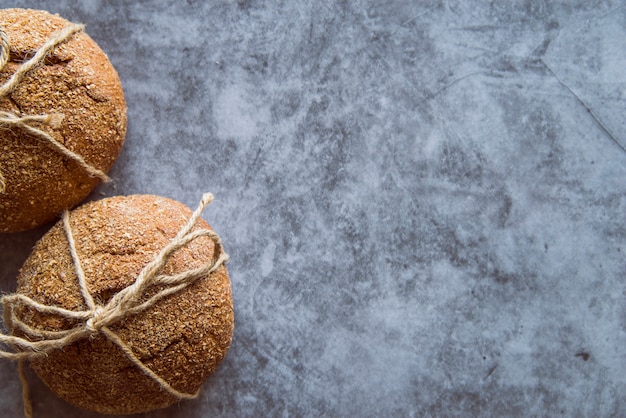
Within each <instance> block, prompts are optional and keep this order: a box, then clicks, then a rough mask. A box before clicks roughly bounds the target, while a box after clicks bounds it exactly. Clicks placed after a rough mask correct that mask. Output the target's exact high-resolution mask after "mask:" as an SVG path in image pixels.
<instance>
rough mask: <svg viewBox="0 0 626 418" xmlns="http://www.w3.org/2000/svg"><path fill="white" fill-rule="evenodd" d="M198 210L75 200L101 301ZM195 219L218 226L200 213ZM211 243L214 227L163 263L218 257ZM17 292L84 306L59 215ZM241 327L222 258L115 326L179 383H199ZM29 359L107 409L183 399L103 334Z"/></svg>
mask: <svg viewBox="0 0 626 418" xmlns="http://www.w3.org/2000/svg"><path fill="white" fill-rule="evenodd" d="M190 215H191V210H189V209H188V208H187V207H186V206H184V205H183V204H181V203H179V202H177V201H174V200H171V199H166V198H162V197H157V196H151V195H133V196H125V197H123V196H120V197H113V198H108V199H103V200H100V201H96V202H90V203H87V204H85V205H83V206H80V207H79V208H77V209H75V210H74V211H73V212H72V213H71V218H70V225H71V230H72V232H73V236H74V239H75V241H76V248H77V252H78V256H79V258H80V260H81V263H82V266H83V269H84V271H85V277H86V280H87V287H88V289H89V291H90V293H91V294H92V296H93V298H94V300H95V301H96V303H100V304H106V302H107V301H108V300H109V299H110V298H111V297H112V296H113V295H114V294H116V293H117V292H118V291H120V290H121V289H123V288H125V287H127V286H128V285H130V284H131V283H133V282H134V280H135V278H136V277H137V275H138V274H139V272H140V271H141V270H142V268H143V267H144V266H145V265H146V264H147V263H148V262H149V261H151V260H152V259H153V258H154V256H155V255H156V254H157V253H158V252H159V251H160V250H161V249H162V248H163V247H164V246H165V245H166V244H167V243H168V242H170V241H171V239H172V238H173V237H174V236H175V235H176V234H177V232H178V231H179V230H180V229H181V228H182V227H183V225H185V223H186V222H187V220H188V218H189V216H190ZM196 228H210V227H209V225H208V224H207V223H206V222H205V221H204V220H202V219H199V220H198V222H197V224H196ZM213 247H214V245H213V242H212V241H211V240H210V239H209V238H207V237H202V238H198V239H196V240H194V241H192V242H191V243H189V244H188V245H187V246H185V247H183V248H182V249H180V250H178V251H177V252H176V253H175V254H174V255H173V256H172V258H171V259H170V260H169V262H168V264H167V265H166V266H165V268H164V270H163V273H164V274H173V273H177V272H182V271H186V270H189V269H192V268H195V267H199V266H200V265H202V264H204V263H206V262H207V261H210V260H211V259H212V257H213ZM17 292H18V293H22V294H24V295H27V296H29V297H31V298H33V299H35V300H36V301H39V302H41V303H44V304H47V305H55V306H60V307H64V308H67V309H72V310H83V309H86V305H85V303H84V301H83V298H82V296H81V294H80V290H79V287H78V282H77V276H76V273H75V270H74V264H73V261H72V258H71V255H70V253H69V247H68V243H67V239H66V236H65V233H64V230H63V226H62V223H61V222H59V223H58V224H56V225H55V226H54V227H53V228H52V229H51V230H50V231H49V232H48V233H47V234H46V235H45V236H44V237H43V238H42V239H41V240H40V241H39V242H38V243H37V244H36V246H35V248H34V250H33V252H32V253H31V254H30V256H29V257H28V259H27V261H26V262H25V264H24V266H23V267H22V269H21V271H20V274H19V277H18V285H17ZM154 293H155V292H152V293H150V295H152V294H154ZM147 296H148V295H147ZM19 315H20V317H21V318H22V319H23V320H24V321H25V322H26V323H27V324H30V325H37V326H38V327H40V328H41V327H42V326H43V327H44V328H45V329H47V330H61V329H69V328H71V327H72V326H75V325H76V324H72V323H71V321H68V320H64V319H60V318H58V317H53V316H51V315H48V314H40V313H38V312H34V311H33V310H32V309H25V308H23V309H22V310H21V312H20V313H19ZM233 327H234V314H233V305H232V295H231V288H230V281H229V278H228V273H227V271H226V268H225V266H224V265H222V266H221V267H220V268H219V269H218V270H217V271H215V272H214V273H212V274H211V275H210V276H209V277H206V278H202V279H199V280H197V281H196V282H194V283H193V284H191V285H190V286H188V287H187V288H185V289H183V290H182V291H180V292H178V293H176V294H174V295H172V296H169V297H167V298H165V299H162V300H161V301H159V302H158V303H157V304H156V305H155V306H152V307H150V308H148V310H146V311H144V312H142V313H139V314H136V315H134V316H130V317H128V318H126V319H125V320H123V321H122V322H120V323H118V324H116V325H114V326H111V327H110V329H111V330H112V331H113V332H115V333H116V334H117V335H118V336H119V337H120V338H121V339H122V340H123V341H124V342H125V343H126V344H127V345H128V346H129V347H130V348H131V349H132V351H133V352H134V354H135V355H136V356H137V357H139V359H140V360H141V361H142V362H143V363H144V364H145V365H146V366H148V367H149V368H150V369H152V370H153V371H154V372H155V373H156V374H157V375H159V376H160V377H161V378H163V379H165V381H167V382H168V383H169V384H170V385H171V386H173V387H174V388H175V389H177V390H178V391H181V392H186V393H194V392H195V391H197V390H198V389H199V388H200V386H201V385H202V382H203V381H204V380H205V379H206V378H207V377H208V376H209V375H210V374H211V373H213V371H214V370H215V369H216V367H217V366H218V364H219V363H220V361H221V360H222V359H223V358H224V356H225V355H226V352H227V351H228V348H229V346H230V342H231V339H232V334H233ZM31 365H32V368H33V369H34V370H35V372H36V373H37V375H39V377H40V378H41V379H42V380H43V381H44V382H45V383H46V385H48V387H50V389H52V391H54V392H55V393H56V394H57V395H59V396H60V397H61V398H63V399H65V400H67V401H68V402H70V403H72V404H75V405H77V406H80V407H83V408H85V409H90V410H94V411H97V412H100V413H105V414H132V413H141V412H147V411H150V410H153V409H157V408H163V407H166V406H168V405H170V404H172V403H174V402H176V401H177V399H176V398H174V397H172V396H171V395H169V394H167V392H165V391H164V390H162V389H161V388H160V387H159V386H158V384H156V383H155V382H154V381H153V380H152V379H151V378H150V377H148V376H146V375H144V374H143V373H142V372H141V371H140V370H139V369H138V368H137V366H136V365H134V364H132V363H131V362H130V360H128V358H127V357H126V356H125V354H124V353H122V351H121V350H120V349H119V348H118V347H117V346H116V345H114V344H113V343H111V342H110V341H109V340H108V339H107V338H106V337H104V336H103V335H101V334H97V336H96V337H95V338H93V339H90V338H87V339H84V340H81V341H78V342H76V343H74V344H72V345H69V346H67V347H65V348H63V349H59V350H55V351H52V352H51V353H50V354H49V355H48V356H47V357H43V358H41V359H38V360H34V361H33V362H32V363H31Z"/></svg>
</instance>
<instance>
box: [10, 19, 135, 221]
mask: <svg viewBox="0 0 626 418" xmlns="http://www.w3.org/2000/svg"><path fill="white" fill-rule="evenodd" d="M0 24H1V25H2V26H3V27H4V29H5V31H6V33H7V34H8V35H9V37H10V42H11V54H10V61H9V62H8V63H7V65H6V66H5V68H4V69H3V70H2V71H1V72H0V84H3V83H4V82H6V80H8V79H9V77H10V76H11V75H12V74H13V73H14V72H15V70H16V69H17V68H18V66H19V65H20V64H21V62H23V61H24V60H26V59H28V58H30V57H31V56H32V55H33V54H34V52H36V51H37V50H38V49H39V48H41V46H42V45H43V44H44V43H45V42H46V41H47V40H48V39H49V38H50V37H51V35H53V34H54V33H56V32H57V31H59V30H61V29H63V28H64V27H66V26H68V25H69V24H70V23H69V22H68V21H67V20H65V19H63V18H61V17H59V16H58V15H52V14H50V13H48V12H45V11H39V10H25V9H4V10H0ZM0 110H6V111H11V112H14V113H17V114H19V115H21V116H26V115H40V114H51V113H61V114H63V115H64V118H63V121H62V123H61V126H60V127H58V128H56V129H54V128H52V127H48V126H44V125H38V126H37V127H38V128H40V129H42V130H44V131H46V132H48V133H50V134H51V135H52V136H53V137H54V138H55V139H56V140H57V141H59V142H61V143H62V144H64V145H65V146H66V147H67V148H68V149H70V150H71V151H74V152H75V153H77V154H79V155H81V156H82V157H83V158H84V159H85V160H86V161H87V163H89V164H90V165H92V166H94V167H95V168H97V169H100V170H102V171H104V172H108V170H109V169H110V168H111V166H112V165H113V163H114V161H115V159H116V158H117V156H118V155H119V153H120V150H121V148H122V144H123V142H124V137H125V135H126V102H125V100H124V94H123V91H122V86H121V83H120V80H119V77H118V75H117V72H116V71H115V69H114V68H113V66H112V65H111V63H110V62H109V60H108V58H107V56H106V55H105V54H104V52H102V50H101V49H100V48H99V47H98V45H97V44H96V43H95V42H94V41H93V40H92V39H91V38H90V37H89V36H88V35H87V34H85V33H84V32H81V33H77V34H75V35H73V36H72V37H71V38H70V39H69V40H67V41H65V42H64V43H62V44H60V45H58V46H57V47H56V48H55V49H54V50H53V51H52V52H51V53H50V54H49V55H48V56H47V57H46V59H45V61H44V64H43V65H40V66H39V67H37V68H35V69H33V70H32V71H30V72H29V73H28V74H27V75H26V77H25V78H24V80H22V82H21V83H20V84H19V85H18V86H17V88H16V89H15V90H14V91H13V92H12V93H11V94H10V95H9V96H8V97H6V98H2V99H0ZM0 150H1V151H2V152H0V171H1V172H2V174H3V176H4V177H5V179H6V191H5V192H4V193H0V232H16V231H21V230H26V229H30V228H33V227H35V226H38V225H41V224H43V223H45V222H48V221H51V220H52V219H54V217H55V216H57V215H58V214H59V213H60V212H62V211H63V210H64V209H66V208H71V207H73V206H75V205H76V204H78V203H80V202H81V201H82V200H84V199H85V198H86V197H87V195H88V194H89V193H90V192H91V190H93V188H94V187H95V186H96V185H97V184H98V183H99V181H100V180H98V179H96V178H93V177H90V176H89V175H88V174H87V173H86V172H85V170H84V169H83V168H81V167H80V166H79V165H78V164H77V163H76V162H74V161H71V160H69V159H68V158H65V157H63V156H61V155H60V154H59V153H58V152H56V151H54V150H52V149H51V148H50V147H49V146H47V145H45V144H44V143H43V142H42V141H41V140H37V139H35V138H33V137H31V136H29V135H26V134H25V133H24V132H23V130H20V129H19V128H13V129H2V130H0Z"/></svg>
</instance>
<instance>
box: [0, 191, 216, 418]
mask: <svg viewBox="0 0 626 418" xmlns="http://www.w3.org/2000/svg"><path fill="white" fill-rule="evenodd" d="M212 201H213V195H212V194H210V193H206V194H204V195H203V196H202V200H201V201H200V204H199V205H198V208H197V209H196V210H195V211H194V212H193V214H192V215H191V217H190V218H189V220H188V221H187V223H186V224H185V225H184V226H183V228H182V229H181V230H180V231H179V232H178V234H177V235H176V236H175V237H174V238H173V239H172V240H171V241H170V242H169V243H168V244H167V245H166V246H165V247H164V248H163V249H162V250H161V251H160V252H159V253H158V254H157V255H156V256H155V257H154V259H153V260H152V261H150V262H149V263H148V264H146V266H145V267H144V268H143V269H142V270H141V272H140V273H139V275H138V276H137V278H136V279H135V281H134V283H133V284H131V285H130V286H128V287H126V288H125V289H123V290H121V291H119V292H118V293H117V294H115V296H113V297H112V298H111V299H110V300H109V302H108V303H107V304H106V305H99V304H97V303H96V302H95V301H94V299H93V297H92V296H91V294H90V293H89V289H88V288H87V283H86V280H85V273H84V271H83V268H82V266H81V261H80V258H79V257H78V253H77V250H76V243H75V242H74V237H73V235H72V230H71V228H70V214H69V212H68V211H65V212H64V213H63V217H62V222H63V229H64V231H65V236H66V238H67V242H68V245H69V251H70V254H71V256H72V261H73V263H74V270H75V272H76V276H77V278H78V285H79V288H80V293H81V295H82V297H83V299H84V301H85V305H86V306H87V309H85V310H80V311H72V310H68V309H64V308H61V307H58V306H52V305H45V304H42V303H39V302H37V301H35V300H33V299H31V298H29V297H28V296H25V295H22V294H19V293H14V294H10V295H5V296H3V297H2V298H0V303H1V304H2V305H3V306H4V323H5V325H6V327H7V329H8V332H9V333H8V334H3V333H0V344H3V345H5V346H8V347H10V349H6V350H4V349H0V358H6V359H12V360H17V361H18V372H19V375H20V380H21V382H22V398H23V401H24V415H25V416H26V417H28V418H30V417H32V405H31V403H30V399H29V393H28V383H27V381H26V378H25V374H24V366H23V361H24V360H32V359H37V358H40V357H45V356H47V355H48V353H50V352H51V351H53V350H57V349H61V348H63V347H66V346H68V345H70V344H72V343H74V342H76V341H79V340H84V339H86V338H89V337H93V336H95V335H98V334H100V335H103V336H104V337H105V338H108V339H109V340H110V341H111V342H112V343H114V344H115V345H117V346H118V347H119V348H120V349H121V350H122V352H123V353H124V354H125V355H126V357H127V358H128V359H129V360H130V361H131V362H132V363H133V364H134V365H135V366H136V367H137V368H139V369H140V370H141V371H142V372H143V373H144V374H146V375H147V376H148V377H150V378H151V379H152V380H154V381H155V382H156V383H157V384H158V385H159V386H160V387H161V388H162V389H163V390H165V391H166V392H168V393H169V394H170V395H172V396H174V397H176V398H178V399H193V398H195V397H197V396H198V393H199V390H198V392H196V393H192V394H189V393H184V392H180V391H178V390H176V389H175V388H173V387H172V386H171V385H170V384H169V383H167V382H166V381H165V380H164V379H163V378H161V377H160V376H159V375H157V374H156V373H155V372H153V371H152V370H150V369H149V368H148V367H147V366H146V365H145V364H143V363H142V362H141V360H139V358H137V356H135V354H134V353H133V352H132V350H131V348H130V347H129V346H128V345H127V344H126V343H125V342H124V341H122V340H121V339H120V337H119V336H118V335H117V334H116V333H115V332H113V331H112V330H111V328H110V327H111V326H113V325H115V324H117V323H119V322H120V321H122V320H123V319H126V318H128V317H130V316H132V315H135V314H138V313H140V312H143V311H145V310H146V309H148V308H150V307H151V306H154V305H155V304H156V303H157V302H158V301H159V300H161V299H163V298H165V297H167V296H169V295H172V294H174V293H176V292H179V291H180V290H182V289H184V288H186V287H187V286H189V285H191V284H192V283H194V282H196V281H197V280H199V279H202V278H205V277H208V276H209V275H210V274H211V273H213V272H214V271H216V270H217V269H218V268H219V267H220V266H221V265H222V264H224V263H225V262H226V261H228V254H226V253H225V252H224V249H223V246H222V241H221V239H220V237H219V236H218V235H217V234H216V233H215V232H214V231H212V230H210V229H197V230H194V231H192V229H193V227H194V226H195V224H196V222H197V220H198V218H199V217H200V215H201V214H202V212H203V210H204V208H205V207H206V206H207V205H209V204H210V203H211V202H212ZM200 237H209V238H210V239H211V240H212V241H213V244H214V247H213V258H212V259H211V260H210V261H208V262H206V263H205V264H203V265H202V266H200V267H197V268H194V269H191V270H187V271H183V272H181V273H176V274H172V275H165V274H161V273H160V272H161V270H162V269H163V267H165V265H166V264H167V262H168V260H169V259H170V257H171V256H172V255H173V254H174V252H176V251H177V250H179V249H180V248H182V247H184V246H185V245H187V244H189V243H190V242H191V241H193V240H195V239H198V238H200ZM154 286H162V288H161V289H160V290H159V291H158V292H157V293H156V294H155V295H153V296H152V297H150V298H148V299H147V300H144V298H145V295H146V294H147V292H148V290H150V289H151V288H154ZM20 306H21V307H27V308H30V309H34V310H36V311H38V312H40V313H44V314H50V315H56V316H58V317H61V318H64V319H70V320H76V321H78V322H79V325H77V326H76V327H74V328H71V329H68V330H62V331H47V330H44V329H39V328H36V327H34V326H30V325H28V324H26V323H24V322H23V321H22V320H21V319H20V318H19V317H18V316H17V314H16V310H17V308H18V307H20ZM18 329H19V330H20V331H21V332H22V333H23V334H25V335H26V336H30V337H32V338H33V339H35V341H31V339H29V338H22V337H16V336H15V335H13V334H14V332H15V330H18Z"/></svg>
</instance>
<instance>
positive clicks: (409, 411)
mask: <svg viewBox="0 0 626 418" xmlns="http://www.w3.org/2000/svg"><path fill="white" fill-rule="evenodd" d="M311 3H312V4H313V5H311ZM0 5H1V6H2V7H9V6H20V7H35V8H44V9H47V10H49V11H52V12H57V13H60V14H61V15H62V16H64V17H66V18H68V19H70V20H72V21H75V22H82V23H85V24H86V25H87V32H88V33H89V34H90V35H91V36H92V37H93V38H94V39H95V40H96V41H97V42H98V43H99V45H100V46H101V47H102V49H103V50H104V51H105V52H106V53H107V54H108V56H109V58H110V60H111V61H112V63H113V65H114V66H115V67H116V69H117V70H118V72H119V75H120V77H121V80H122V83H123V87H124V89H125V94H126V99H127V101H128V116H129V125H128V128H129V129H128V135H127V139H126V144H125V148H124V150H123V153H122V155H121V157H120V159H119V160H118V162H117V163H116V165H115V167H114V169H113V171H112V173H111V175H112V177H113V179H114V182H113V183H112V184H110V185H106V186H103V187H100V188H99V189H98V190H97V191H96V192H95V193H94V194H93V196H92V198H93V199H98V198H102V197H104V196H110V195H117V194H132V193H153V194H159V195H163V196H168V197H172V198H175V199H178V200H180V201H182V202H184V203H186V204H187V205H189V206H192V207H195V205H196V204H197V201H198V200H199V198H200V196H201V194H202V192H205V191H211V192H213V193H214V194H215V195H216V197H217V200H216V202H215V203H214V204H213V205H211V207H210V208H209V209H208V210H207V211H206V213H205V218H206V219H207V220H208V221H209V222H210V223H211V224H212V225H213V226H214V228H215V229H216V230H217V231H218V232H219V233H220V234H221V236H222V238H223V240H224V242H225V245H226V249H227V251H228V252H229V253H230V255H231V257H232V261H231V263H230V267H229V269H230V273H231V279H232V286H233V292H234V301H235V308H236V330H235V335H234V340H233V344H232V348H231V351H230V352H229V354H228V357H227V358H226V360H225V361H224V362H223V363H222V365H221V367H220V369H219V371H218V372H217V373H216V374H215V375H213V376H212V377H211V378H210V379H209V380H208V381H207V383H206V385H205V386H204V389H203V391H202V393H201V395H200V397H199V399H197V400H195V401H188V402H183V403H181V404H180V405H176V406H174V407H172V408H169V409H167V410H163V411H159V412H155V413H152V414H148V415H146V416H147V417H150V418H157V417H159V418H163V417H218V416H224V417H226V416H233V417H235V416H236V417H260V416H272V417H273V416H298V417H299V416H303V417H318V416H345V417H348V416H364V417H367V416H372V417H373V416H590V417H591V416H594V417H608V416H626V401H625V398H624V394H625V393H626V280H625V279H626V261H625V260H626V257H625V254H624V253H625V252H626V151H625V148H626V5H625V3H624V2H623V1H587V0H574V1H543V0H526V1H496V2H487V1H484V2H478V1H464V0H463V1H462V0H456V1H447V0H433V1H405V2H397V1H396V2H392V1H315V2H295V1H284V2H278V1H276V2H261V1H238V2H235V1H219V2H218V1H191V0H189V1H170V0H157V1H93V0H92V1H56V0H55V1H53V0H50V1H0ZM47 228H48V227H44V228H40V229H38V230H36V231H32V232H29V233H25V234H18V235H10V236H0V263H1V264H0V265H1V270H0V273H1V285H2V290H3V291H5V292H8V291H11V290H13V289H14V285H15V279H14V278H15V275H16V273H17V270H18V269H19V266H20V265H21V264H22V262H23V261H24V259H25V258H26V256H27V254H28V252H29V251H30V248H31V247H32V245H33V243H34V242H35V241H36V240H37V239H38V238H39V237H40V236H41V235H42V234H43V233H44V232H45V230H46V229H47ZM29 378H30V381H31V383H32V386H33V388H32V389H33V392H34V393H33V398H34V407H35V412H36V416H37V417H42V418H43V417H65V416H75V417H83V418H84V417H94V416H95V415H93V414H90V413H87V412H83V411H79V410H76V409H75V408H73V407H71V406H69V405H67V404H65V403H64V402H63V401H60V400H58V399H57V398H56V397H55V396H54V395H53V394H51V393H50V392H49V391H48V390H47V389H46V388H45V387H44V386H43V384H41V383H40V382H39V381H38V379H37V378H36V376H34V375H33V374H30V375H29ZM0 381H2V382H3V384H2V385H1V386H0V408H1V410H0V414H1V415H2V416H18V415H19V413H20V412H19V411H20V410H21V401H20V386H19V383H18V381H17V377H16V374H15V366H14V365H13V364H12V363H10V362H7V361H4V362H2V364H1V365H0Z"/></svg>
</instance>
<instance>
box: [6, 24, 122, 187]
mask: <svg viewBox="0 0 626 418" xmlns="http://www.w3.org/2000/svg"><path fill="white" fill-rule="evenodd" d="M84 28H85V26H84V25H79V24H71V25H69V26H67V27H65V28H63V29H62V30H61V31H59V32H57V33H56V34H55V35H54V36H53V37H51V38H50V39H48V41H46V43H44V44H43V46H42V47H41V48H40V49H39V50H38V51H37V52H36V53H35V55H33V56H32V57H31V58H30V59H29V60H28V61H26V62H24V63H23V64H22V65H20V66H19V67H18V69H17V70H16V71H15V73H13V75H12V76H11V77H10V78H9V79H8V80H7V81H6V82H5V83H4V84H2V85H1V86H0V99H3V98H5V97H6V96H8V95H9V94H11V92H13V90H15V88H16V87H17V86H18V84H19V83H20V82H21V81H22V80H23V79H24V77H25V76H26V74H27V73H28V72H29V71H30V70H32V69H33V68H35V67H37V66H38V65H40V64H41V63H42V62H43V61H44V60H45V58H46V55H48V53H49V52H50V51H52V49H54V48H55V47H56V46H57V45H59V44H61V43H63V42H65V41H66V40H68V39H69V38H70V37H72V36H73V35H74V34H75V33H78V32H81V31H82V30H84ZM10 52H11V42H10V39H9V35H8V34H7V33H6V31H5V30H4V28H3V27H2V26H0V71H2V70H3V69H4V67H5V65H6V64H7V63H8V62H9V58H10ZM62 120H63V115H60V114H50V115H26V116H21V115H18V114H15V113H12V112H7V111H0V127H4V128H19V129H22V130H23V131H25V132H26V133H28V134H29V135H30V136H32V137H34V138H36V139H39V140H41V141H43V142H44V143H45V144H46V145H48V146H49V147H51V148H52V149H53V150H54V151H56V152H58V153H60V154H61V155H63V156H65V157H67V158H69V159H70V160H73V161H75V162H76V163H78V165H79V166H80V167H81V168H82V169H83V170H85V171H86V172H87V173H88V174H89V175H90V176H92V177H97V178H99V179H100V180H102V181H104V182H108V181H110V179H109V177H108V176H107V175H106V174H105V173H104V172H103V171H101V170H98V169H97V168H95V167H93V166H92V165H90V164H88V163H87V162H86V161H85V159H84V158H83V157H81V156H80V155H79V154H77V153H75V152H73V151H71V150H69V149H68V148H67V147H65V146H64V145H63V144H61V143H60V142H59V141H57V140H56V139H54V137H52V135H50V134H49V133H48V132H46V131H44V130H42V129H39V128H38V127H37V126H36V125H37V124H41V125H47V126H50V127H52V128H58V127H59V126H60V124H61V121H62ZM6 187H7V182H6V178H5V176H4V175H3V174H2V172H1V171H0V194H1V193H4V192H5V191H6Z"/></svg>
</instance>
